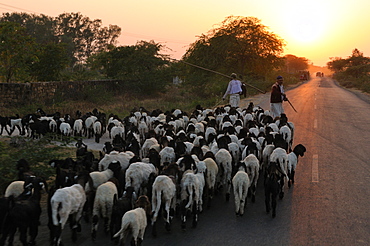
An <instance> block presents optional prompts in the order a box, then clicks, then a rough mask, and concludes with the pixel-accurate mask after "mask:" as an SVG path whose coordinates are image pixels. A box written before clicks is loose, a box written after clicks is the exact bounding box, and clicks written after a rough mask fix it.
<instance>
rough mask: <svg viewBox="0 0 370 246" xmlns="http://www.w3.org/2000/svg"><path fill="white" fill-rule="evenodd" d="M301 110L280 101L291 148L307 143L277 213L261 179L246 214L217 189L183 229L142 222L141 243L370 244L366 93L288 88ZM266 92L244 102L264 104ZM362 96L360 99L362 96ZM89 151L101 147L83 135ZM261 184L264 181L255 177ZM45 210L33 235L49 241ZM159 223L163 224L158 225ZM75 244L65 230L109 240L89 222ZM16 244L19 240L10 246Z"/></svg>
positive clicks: (327, 85) (331, 87) (317, 82)
mask: <svg viewBox="0 0 370 246" xmlns="http://www.w3.org/2000/svg"><path fill="white" fill-rule="evenodd" d="M287 96H288V98H289V100H290V101H291V102H292V104H293V105H294V107H295V108H296V110H297V111H298V113H296V112H294V111H293V109H292V108H291V107H290V106H289V105H288V104H287V103H284V107H285V111H286V114H287V116H288V118H289V121H291V122H293V123H294V125H295V136H294V144H293V145H294V146H295V145H296V144H299V143H301V144H303V145H305V146H306V148H307V152H306V154H305V156H304V157H300V159H299V163H298V166H297V170H296V178H295V180H296V182H295V184H294V186H293V187H292V188H291V189H288V188H286V191H285V197H284V198H283V200H280V201H278V206H277V217H276V218H274V219H272V218H271V215H268V214H266V213H265V208H264V195H263V187H262V182H259V184H258V190H257V195H256V202H255V203H251V201H250V200H249V199H248V203H247V208H246V211H245V214H244V216H243V217H236V216H235V213H234V203H233V196H232V197H231V199H230V201H229V202H226V201H225V199H224V196H223V194H218V195H217V196H216V198H215V200H214V203H213V206H212V207H211V208H210V209H209V210H207V209H205V210H204V212H203V213H202V214H200V216H199V223H198V226H197V228H191V227H190V222H189V224H188V228H187V230H186V231H185V232H184V231H182V230H181V228H180V219H179V218H178V217H175V218H174V220H173V224H172V231H171V232H166V231H165V230H164V225H163V223H162V222H163V221H162V220H161V219H160V220H159V223H158V237H157V238H153V237H152V236H151V234H150V233H151V226H150V225H149V226H148V227H147V230H146V233H145V237H144V242H143V245H153V246H155V245H163V246H166V245H178V246H182V245H183V246H187V245H198V246H201V245H204V246H207V245H370V230H369V228H370V210H369V206H370V186H369V181H370V163H369V160H370V151H369V150H368V148H369V146H370V139H369V137H370V130H369V123H368V122H369V118H370V104H369V101H370V100H369V97H367V96H366V95H364V94H361V93H358V92H357V93H353V92H350V91H348V90H345V89H342V88H340V87H338V86H337V85H335V83H334V82H333V81H332V80H330V79H328V78H316V79H313V80H311V81H309V82H307V83H304V84H302V85H300V86H298V87H296V88H294V89H290V90H288V91H287ZM268 98H269V95H268V94H265V95H259V96H256V97H253V98H248V99H244V100H242V102H241V107H246V106H247V105H248V103H249V101H251V100H252V101H253V102H254V103H255V104H256V105H260V106H261V107H262V108H265V109H268V108H269V104H268ZM361 98H362V99H361ZM84 142H85V143H86V144H87V145H88V148H91V149H98V150H101V149H102V144H103V143H104V140H102V141H101V144H99V145H98V144H96V143H93V140H84ZM260 181H261V179H260ZM46 223H47V220H46V209H44V210H43V216H42V221H41V226H40V231H39V235H38V237H37V243H38V245H48V229H47V226H46ZM162 225H163V226H162ZM82 227H83V231H82V232H81V233H80V234H79V235H78V240H77V242H76V243H72V242H71V240H70V235H69V228H68V227H66V228H65V232H64V233H63V236H62V237H63V241H64V244H65V245H76V246H77V245H78V246H87V245H114V244H113V242H111V241H110V240H109V237H108V236H107V235H105V234H104V232H103V228H102V226H100V227H99V232H98V235H97V241H96V242H92V241H91V238H90V229H91V226H90V225H89V224H86V223H85V222H83V223H82ZM15 245H19V244H15Z"/></svg>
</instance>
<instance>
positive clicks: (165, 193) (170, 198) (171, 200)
mask: <svg viewBox="0 0 370 246" xmlns="http://www.w3.org/2000/svg"><path fill="white" fill-rule="evenodd" d="M152 192H153V193H152V212H153V219H152V226H153V232H152V234H153V235H154V236H156V235H157V230H156V222H157V217H158V214H159V211H160V209H161V206H162V205H161V204H162V201H163V202H164V210H165V212H166V213H165V221H166V230H167V231H169V230H170V223H171V220H170V209H173V210H175V207H176V185H175V184H174V182H173V181H172V179H171V178H170V177H168V176H166V175H159V176H157V177H156V178H155V181H154V183H153V191H152Z"/></svg>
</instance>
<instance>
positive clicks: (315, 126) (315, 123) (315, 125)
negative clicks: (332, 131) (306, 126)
mask: <svg viewBox="0 0 370 246" xmlns="http://www.w3.org/2000/svg"><path fill="white" fill-rule="evenodd" d="M313 128H315V129H316V128H317V119H315V120H314V122H313Z"/></svg>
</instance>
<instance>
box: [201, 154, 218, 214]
mask: <svg viewBox="0 0 370 246" xmlns="http://www.w3.org/2000/svg"><path fill="white" fill-rule="evenodd" d="M203 161H204V163H205V164H206V167H207V172H206V185H207V191H208V196H207V199H208V203H207V206H208V207H210V206H211V201H212V199H213V195H214V192H215V186H216V179H217V174H218V166H217V163H216V162H215V161H214V160H213V159H212V158H206V159H204V160H203Z"/></svg>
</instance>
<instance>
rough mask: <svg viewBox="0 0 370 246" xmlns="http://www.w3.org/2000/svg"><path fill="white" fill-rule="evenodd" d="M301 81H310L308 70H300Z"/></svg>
mask: <svg viewBox="0 0 370 246" xmlns="http://www.w3.org/2000/svg"><path fill="white" fill-rule="evenodd" d="M299 79H300V80H301V81H306V80H309V79H310V72H309V71H306V70H300V71H299Z"/></svg>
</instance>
